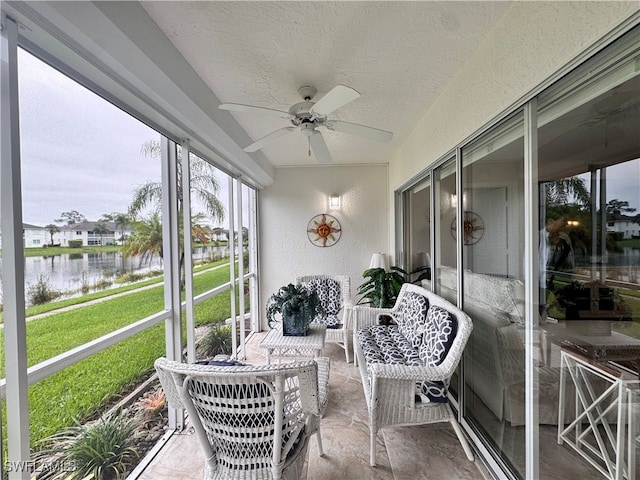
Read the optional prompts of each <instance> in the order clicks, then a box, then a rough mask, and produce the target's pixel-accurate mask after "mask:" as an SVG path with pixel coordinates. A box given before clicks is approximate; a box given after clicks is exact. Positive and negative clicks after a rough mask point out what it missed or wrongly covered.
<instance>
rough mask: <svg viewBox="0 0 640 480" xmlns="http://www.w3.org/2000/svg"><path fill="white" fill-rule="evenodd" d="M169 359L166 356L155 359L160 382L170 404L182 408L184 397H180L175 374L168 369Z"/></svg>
mask: <svg viewBox="0 0 640 480" xmlns="http://www.w3.org/2000/svg"><path fill="white" fill-rule="evenodd" d="M168 362H169V360H167V359H166V358H158V359H157V360H156V361H155V365H154V366H155V368H156V372H157V373H158V379H159V380H160V384H161V385H162V389H163V390H164V395H165V397H166V399H167V402H168V403H169V405H170V406H171V407H173V408H178V409H182V408H184V404H183V403H182V399H181V398H180V394H179V393H178V389H177V387H176V382H175V379H174V378H173V374H172V373H171V372H170V371H169V370H166V367H165V366H166V365H167V364H168Z"/></svg>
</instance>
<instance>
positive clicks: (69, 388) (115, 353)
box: [0, 265, 231, 445]
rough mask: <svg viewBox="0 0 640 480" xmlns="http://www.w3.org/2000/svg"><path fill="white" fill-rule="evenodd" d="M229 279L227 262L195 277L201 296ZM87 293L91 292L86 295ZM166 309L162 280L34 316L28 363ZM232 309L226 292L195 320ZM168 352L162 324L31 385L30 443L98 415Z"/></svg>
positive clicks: (220, 316)
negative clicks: (79, 304) (150, 286)
mask: <svg viewBox="0 0 640 480" xmlns="http://www.w3.org/2000/svg"><path fill="white" fill-rule="evenodd" d="M203 268H204V267H203ZM228 281H229V266H228V265H227V266H224V267H222V268H219V269H215V270H208V271H205V272H204V273H202V274H200V275H196V276H194V293H195V294H196V295H197V294H200V293H202V292H205V291H207V290H210V289H212V288H214V287H215V286H217V285H221V284H223V283H226V282H228ZM143 283H148V282H143ZM123 288H124V287H123ZM102 293H105V292H100V294H102ZM110 293H113V291H111V292H110ZM86 297H89V296H88V295H87V296H85V297H82V299H84V300H86ZM74 300H78V299H74ZM57 303H61V302H57ZM163 308H164V294H163V286H162V285H161V284H159V285H158V286H157V287H153V288H150V289H148V290H142V291H136V292H133V293H131V294H129V295H126V296H123V297H117V298H111V299H108V300H105V301H104V302H101V303H97V304H93V305H87V306H84V307H81V308H78V309H74V310H71V311H67V312H59V313H52V314H51V315H50V316H47V317H43V318H40V319H35V320H32V321H30V322H28V323H27V363H28V365H29V366H32V365H35V364H37V363H40V362H42V361H44V360H47V359H49V358H51V357H54V356H56V355H58V354H60V353H63V352H65V351H67V350H69V349H72V348H74V347H77V346H79V345H82V344H84V343H86V342H88V341H91V340H94V339H96V338H99V337H100V336H102V335H105V334H107V333H109V332H112V331H114V330H117V329H119V328H121V327H123V326H126V325H129V324H131V323H133V322H135V321H138V320H140V319H142V318H145V317H147V316H149V315H152V314H154V313H156V312H158V311H160V310H162V309H163ZM230 312H231V306H230V296H229V292H223V293H221V294H219V295H217V296H216V297H214V298H212V299H210V300H208V301H207V302H204V303H203V304H201V305H197V306H196V308H195V315H196V324H197V325H200V324H203V323H209V322H217V321H223V320H224V319H226V318H228V317H229V316H230V314H231V313H230ZM0 341H2V342H4V331H3V330H0ZM164 352H165V334H164V325H163V324H161V325H157V326H155V327H152V328H150V329H147V330H145V331H144V332H141V333H139V334H137V335H135V336H133V337H131V338H130V339H127V340H125V341H124V342H120V343H118V344H117V345H114V346H112V347H110V348H108V349H106V350H104V351H102V352H100V353H98V354H95V355H92V356H91V357H89V358H87V359H85V360H83V361H81V362H79V363H77V364H75V365H72V366H71V367H68V368H66V369H64V370H62V371H60V372H58V373H56V374H54V375H52V376H50V377H47V378H46V379H44V380H41V381H39V382H37V383H35V384H33V385H31V386H30V387H29V405H30V433H31V444H32V445H35V444H36V443H37V442H38V441H39V440H41V439H42V438H45V437H46V436H48V435H51V434H53V433H55V432H57V431H58V430H60V429H62V428H64V427H67V426H69V425H72V424H73V420H74V419H84V418H87V417H88V416H91V415H93V414H95V413H97V412H98V411H99V410H100V408H101V406H102V405H104V404H105V402H108V401H109V400H110V399H113V398H114V397H117V396H118V395H120V394H121V393H122V392H124V391H126V390H127V389H128V388H129V387H131V386H132V385H135V384H137V383H138V382H139V381H140V380H141V379H142V378H144V377H146V376H147V375H148V374H149V373H150V372H151V371H152V369H153V362H154V360H155V359H156V358H157V357H159V356H161V355H164ZM0 353H1V355H2V356H1V357H0V375H1V376H4V351H0ZM5 415H6V412H5ZM5 418H6V416H5ZM3 438H6V436H4V435H3Z"/></svg>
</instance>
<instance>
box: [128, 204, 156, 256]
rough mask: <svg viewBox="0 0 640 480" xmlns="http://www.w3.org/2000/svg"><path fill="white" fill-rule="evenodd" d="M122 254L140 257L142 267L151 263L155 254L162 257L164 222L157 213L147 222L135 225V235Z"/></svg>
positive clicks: (129, 240) (143, 221) (129, 239)
mask: <svg viewBox="0 0 640 480" xmlns="http://www.w3.org/2000/svg"><path fill="white" fill-rule="evenodd" d="M122 254H123V255H124V256H125V257H134V256H136V255H139V256H140V265H142V264H143V263H144V262H145V261H149V262H150V261H151V259H152V258H153V256H154V255H155V254H157V255H159V256H160V258H163V257H162V221H161V220H160V214H159V213H158V212H157V211H156V212H155V213H153V214H152V215H151V216H150V217H148V218H147V219H145V220H141V221H137V222H134V223H133V233H132V234H131V235H130V236H129V237H128V238H127V239H126V241H125V243H124V248H123V249H122Z"/></svg>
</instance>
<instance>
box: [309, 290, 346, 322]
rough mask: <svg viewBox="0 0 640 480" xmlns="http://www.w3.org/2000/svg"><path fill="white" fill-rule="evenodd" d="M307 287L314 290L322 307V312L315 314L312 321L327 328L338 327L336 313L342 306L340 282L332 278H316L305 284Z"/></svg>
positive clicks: (338, 320)
mask: <svg viewBox="0 0 640 480" xmlns="http://www.w3.org/2000/svg"><path fill="white" fill-rule="evenodd" d="M307 288H308V289H310V290H315V292H316V293H317V294H318V297H319V298H320V304H321V305H322V306H323V307H324V314H319V315H316V317H315V318H314V319H313V321H314V323H321V324H323V325H326V326H327V328H340V327H341V326H342V325H341V324H340V319H339V318H338V313H339V312H340V309H341V308H342V293H341V292H340V284H339V283H338V282H336V281H335V280H334V279H332V278H317V279H315V280H311V281H310V282H309V283H308V284H307Z"/></svg>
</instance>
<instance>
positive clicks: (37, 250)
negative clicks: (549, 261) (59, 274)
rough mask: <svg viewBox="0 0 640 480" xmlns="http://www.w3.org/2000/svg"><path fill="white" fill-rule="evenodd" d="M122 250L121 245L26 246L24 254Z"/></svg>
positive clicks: (45, 254) (37, 255)
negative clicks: (75, 246)
mask: <svg viewBox="0 0 640 480" xmlns="http://www.w3.org/2000/svg"><path fill="white" fill-rule="evenodd" d="M120 250H122V247H121V246H118V245H108V246H104V247H102V246H100V245H94V246H85V247H80V248H69V247H35V248H25V249H24V256H25V257H53V256H54V255H62V254H64V253H70V254H73V253H97V252H119V251H120Z"/></svg>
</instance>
